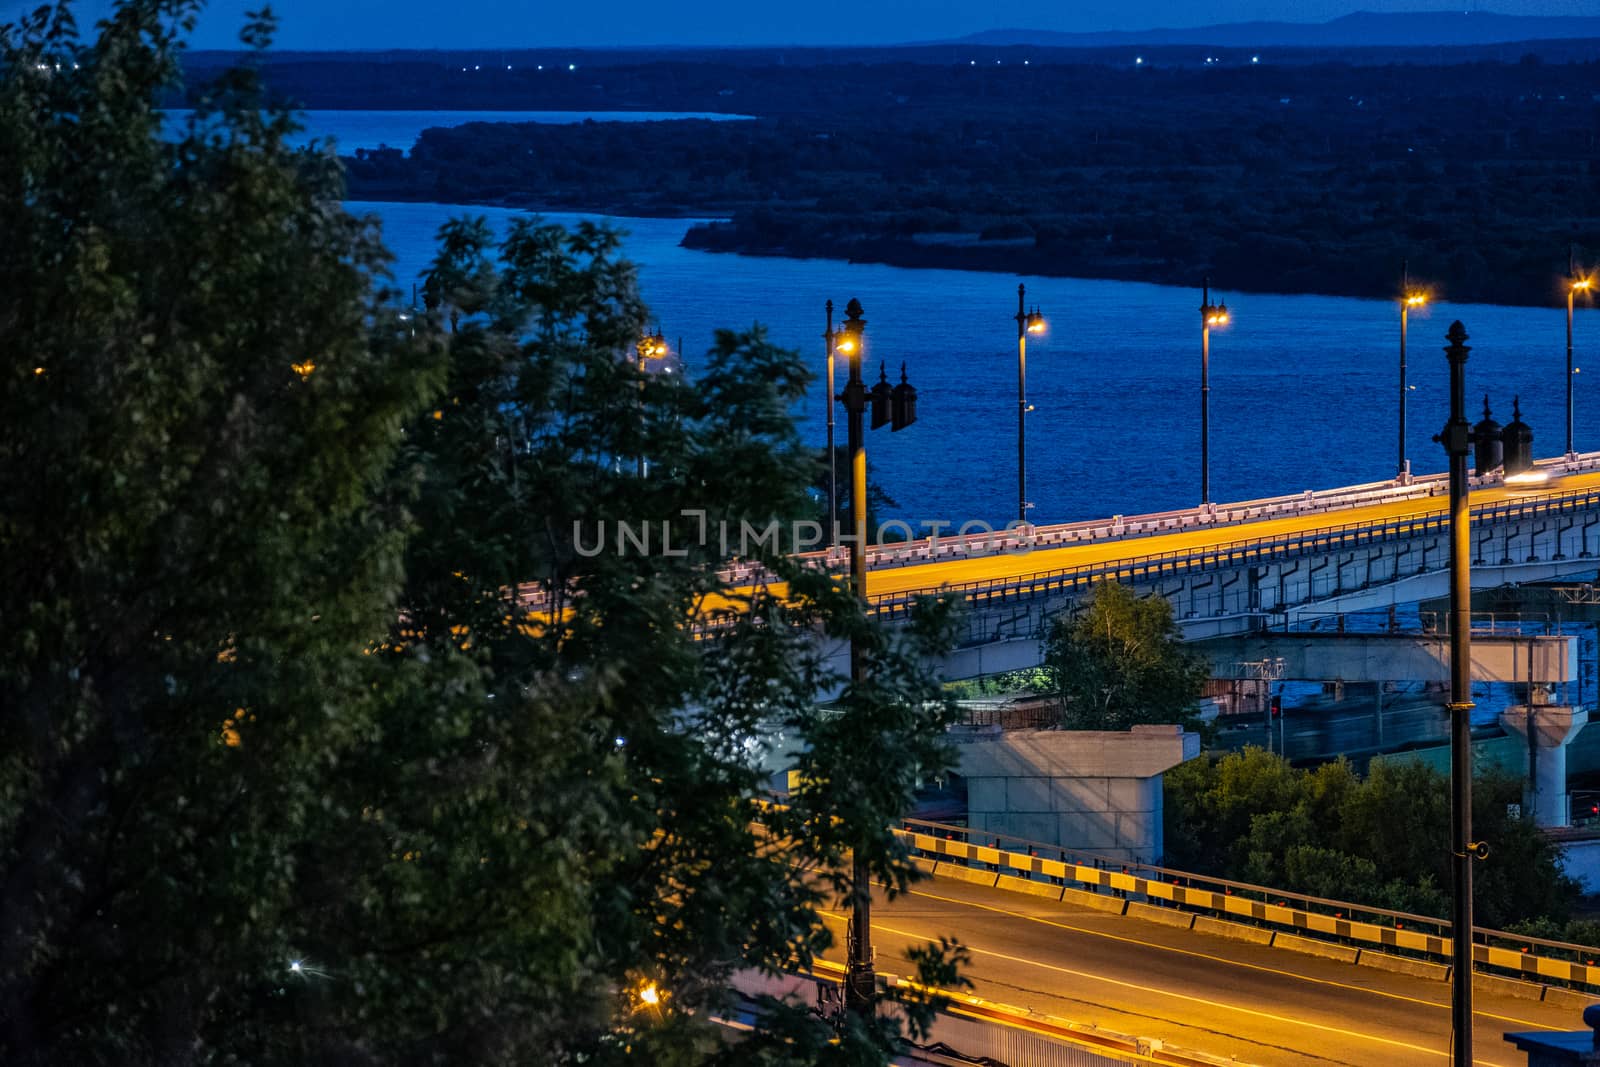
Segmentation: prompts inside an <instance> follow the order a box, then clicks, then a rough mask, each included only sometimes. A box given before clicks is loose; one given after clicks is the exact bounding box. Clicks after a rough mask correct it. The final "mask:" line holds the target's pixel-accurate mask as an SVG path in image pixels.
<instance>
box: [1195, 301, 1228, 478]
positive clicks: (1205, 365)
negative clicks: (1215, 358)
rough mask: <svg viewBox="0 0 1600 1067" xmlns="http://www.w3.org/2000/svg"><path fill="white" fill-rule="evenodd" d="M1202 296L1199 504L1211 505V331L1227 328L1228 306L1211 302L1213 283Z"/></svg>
mask: <svg viewBox="0 0 1600 1067" xmlns="http://www.w3.org/2000/svg"><path fill="white" fill-rule="evenodd" d="M1200 291H1201V296H1200V503H1202V504H1209V503H1211V451H1210V450H1211V327H1213V326H1226V325H1227V324H1228V305H1227V303H1225V302H1224V303H1221V304H1213V303H1212V302H1211V279H1210V278H1209V277H1208V278H1206V279H1205V280H1204V282H1203V283H1202V285H1201V290H1200Z"/></svg>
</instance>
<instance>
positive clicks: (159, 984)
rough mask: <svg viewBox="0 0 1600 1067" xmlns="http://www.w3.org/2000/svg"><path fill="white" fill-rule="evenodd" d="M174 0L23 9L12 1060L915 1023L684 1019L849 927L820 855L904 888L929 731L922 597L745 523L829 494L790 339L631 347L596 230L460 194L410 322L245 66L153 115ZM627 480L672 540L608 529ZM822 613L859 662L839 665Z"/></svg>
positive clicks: (6, 875) (8, 987)
mask: <svg viewBox="0 0 1600 1067" xmlns="http://www.w3.org/2000/svg"><path fill="white" fill-rule="evenodd" d="M195 7H196V5H195V4H194V3H192V2H189V0H126V2H124V3H122V4H120V5H119V6H118V8H117V9H116V12H115V13H114V15H113V16H112V18H111V20H110V21H109V22H108V23H107V24H105V25H104V26H103V27H102V29H101V32H100V35H99V37H98V39H97V40H96V41H95V42H94V43H92V44H80V43H79V42H78V40H77V38H76V35H75V28H74V26H73V24H72V21H71V18H70V14H69V13H68V12H67V11H66V9H65V8H57V9H54V10H50V11H46V12H43V13H41V14H38V15H35V16H33V17H31V18H30V19H28V20H26V21H25V22H24V23H23V24H21V25H20V26H18V27H16V28H13V29H11V30H8V31H7V33H6V36H5V38H4V41H3V53H0V71H3V73H0V79H3V81H0V215H3V217H5V218H6V219H7V221H8V241H7V242H5V243H4V244H3V246H0V280H3V281H4V282H5V284H6V287H7V288H6V291H7V293H8V300H7V302H5V304H4V305H3V306H0V329H3V330H4V334H5V336H6V337H7V339H8V342H10V343H9V344H8V346H7V350H6V356H5V359H4V362H3V363H0V383H3V385H0V416H4V418H5V422H4V428H3V429H0V559H3V562H0V566H3V567H4V568H5V572H4V575H3V581H0V618H4V619H6V620H7V623H8V630H9V631H10V633H9V634H8V637H9V639H8V641H7V642H6V643H5V644H4V646H3V647H0V692H3V693H4V694H5V699H6V701H7V705H6V711H7V714H6V715H5V716H4V717H3V718H0V894H3V895H0V909H3V913H4V914H5V916H6V923H5V924H4V927H3V929H0V959H3V960H4V962H5V964H6V967H5V970H4V973H3V974H0V1059H3V1060H4V1061H5V1062H7V1063H21V1064H33V1063H59V1062H73V1063H78V1062H81V1063H112V1062H114V1063H129V1064H141V1063H151V1064H154V1063H160V1064H184V1063H198V1062H212V1061H219V1060H234V1061H239V1060H248V1061H250V1062H259V1063H274V1062H291V1061H293V1062H303V1061H305V1060H308V1059H309V1060H315V1061H324V1062H338V1063H356V1064H360V1063H380V1062H415V1063H428V1062H473V1063H515V1062H532V1061H535V1060H536V1061H538V1062H549V1063H561V1062H576V1061H579V1060H582V1061H584V1062H589V1063H606V1062H612V1061H614V1060H621V1059H623V1058H627V1059H629V1060H631V1061H633V1062H653V1063H660V1064H671V1063H690V1062H694V1063H700V1062H707V1063H717V1062H726V1063H734V1062H739V1063H745V1062H750V1063H771V1064H780V1063H828V1062H832V1063H840V1064H877V1063H883V1062H886V1061H887V1059H888V1058H889V1056H890V1055H891V1054H892V1053H893V1051H894V1050H895V1049H896V1048H897V1047H898V1043H899V1040H900V1026H899V1024H897V1023H896V1022H895V1021H894V1020H893V1019H892V1018H885V1019H876V1020H866V1019H855V1018H850V1019H844V1020H837V1021H835V1020H823V1019H820V1018H818V1017H816V1016H815V1015H813V1014H811V1013H809V1012H808V1011H807V1010H805V1008H804V1007H803V1006H795V1005H780V1004H777V1003H768V1004H766V1005H765V1007H766V1009H767V1010H766V1014H765V1015H764V1017H763V1021H762V1024H761V1026H760V1028H759V1029H758V1030H757V1031H756V1032H755V1033H754V1034H753V1035H750V1036H749V1038H748V1040H747V1041H746V1042H745V1043H744V1044H742V1045H740V1046H738V1047H737V1048H730V1047H727V1046H725V1045H724V1043H723V1039H722V1036H721V1034H720V1033H719V1032H718V1031H717V1029H716V1028H715V1027H714V1026H713V1025H712V1024H710V1023H709V1021H708V1020H709V1018H710V1017H711V1015H712V1014H713V1011H714V1009H718V1008H726V1007H727V1006H728V1004H729V999H730V996H729V992H728V987H729V979H730V976H731V975H732V974H733V973H734V972H735V971H737V970H741V969H757V970H765V971H776V970H778V969H780V968H784V967H790V966H794V965H801V966H804V965H806V964H807V963H809V962H810V961H811V960H812V959H813V958H814V957H815V955H816V954H817V953H818V952H820V951H822V950H823V949H824V948H825V947H826V946H827V945H828V944H829V943H830V941H831V935H830V933H829V932H828V930H827V928H826V926H825V925H824V924H823V923H822V921H821V916H820V915H819V909H820V908H821V907H822V906H823V905H824V904H825V903H826V902H827V901H828V900H829V898H830V895H843V896H846V897H848V896H849V895H850V894H852V893H857V892H861V891H863V890H864V887H862V886H859V885H857V884H855V883H853V882H852V881H851V879H850V877H849V872H848V866H847V864H846V862H845V858H844V857H845V853H846V852H847V851H848V850H855V851H856V852H858V853H860V854H863V855H865V856H866V858H867V860H868V863H869V867H870V869H871V872H872V875H873V877H874V878H876V879H878V880H880V881H882V882H884V883H886V884H887V885H888V886H890V888H891V890H894V889H898V888H903V887H904V886H905V885H906V884H907V883H908V881H909V879H910V878H911V877H913V875H914V873H915V872H914V868H913V867H912V866H911V865H910V863H909V860H908V858H907V856H906V855H905V851H904V849H903V847H901V846H899V845H898V844H897V843H896V842H895V841H894V840H893V839H892V838H891V837H890V836H889V835H888V833H887V826H888V825H889V823H890V821H891V820H892V819H893V818H895V817H896V816H897V815H898V814H899V813H901V812H902V811H903V810H904V809H905V807H906V806H907V805H908V804H909V802H910V797H911V790H912V789H913V787H914V785H915V783H916V781H917V779H918V777H919V776H922V777H926V776H932V775H935V774H938V773H940V772H941V771H942V769H943V768H944V766H945V765H946V764H947V763H948V761H949V758H950V757H949V752H948V750H947V749H946V748H945V746H944V742H943V735H942V729H941V728H942V725H943V724H944V722H945V721H946V720H947V717H948V715H949V708H948V706H947V705H946V704H945V703H944V702H943V701H941V700H940V699H939V694H938V692H937V690H936V688H935V687H934V685H933V683H932V681H931V679H929V678H928V677H927V675H926V673H925V672H924V670H923V669H922V667H921V664H922V663H923V662H924V660H925V657H927V656H929V655H931V654H933V653H935V652H936V651H938V649H939V648H940V646H941V645H942V643H943V642H944V641H946V640H947V639H948V630H949V627H948V621H949V618H948V616H949V607H948V605H939V604H932V605H929V606H928V607H926V608H925V609H923V610H919V611H918V612H916V613H915V614H914V615H913V618H912V620H911V623H910V625H909V626H907V627H905V628H904V629H901V630H896V631H891V630H889V629H886V628H884V627H883V626H881V625H879V624H878V623H876V622H875V621H873V620H871V619H870V618H869V617H868V616H867V615H866V614H865V613H864V612H863V611H862V610H861V608H860V606H859V605H858V603H857V602H856V600H855V598H854V597H853V596H852V595H850V594H849V592H848V591H847V590H846V589H845V588H844V587H843V586H842V585H841V584H840V583H839V581H837V580H836V579H834V578H833V577H831V576H829V575H827V574H825V573H822V572H818V571H811V570H807V569H805V568H802V567H800V566H798V565H797V564H795V563H793V562H792V561H790V560H789V559H788V557H787V556H786V555H785V554H783V552H782V551H781V545H779V544H777V543H772V542H768V541H761V542H758V543H756V544H755V545H753V546H751V547H749V548H747V549H741V548H739V547H737V540H738V538H739V535H740V533H741V532H742V531H743V530H744V528H745V527H746V526H749V527H753V528H755V529H757V530H764V529H765V528H766V527H767V524H768V523H770V522H774V521H777V522H780V523H781V522H785V521H788V520H791V519H794V518H801V517H806V516H807V509H808V508H809V507H810V503H809V499H808V497H807V493H806V485H807V482H808V481H809V479H810V477H811V474H812V469H811V468H812V464H813V456H812V454H811V453H809V452H808V451H807V450H806V449H805V448H804V447H802V446H801V444H800V443H799V440H798V436H797V434H796V431H795V428H794V425H793V421H792V418H791V415H790V411H791V410H792V407H793V403H794V401H795V399H796V398H797V396H798V394H799V390H800V389H801V388H802V386H803V384H804V381H805V376H804V371H803V370H802V369H801V367H800V365H799V363H798V361H797V360H796V358H795V357H794V355H793V354H792V353H787V352H784V351H782V350H779V349H777V348H775V347H774V346H772V345H771V344H770V343H769V342H768V341H767V340H766V339H765V337H764V335H763V334H762V333H761V332H760V331H759V330H755V331H751V332H749V333H745V334H732V333H723V334H720V335H719V336H718V339H717V342H716V346H715V348H714V349H713V351H712V352H711V353H710V355H709V357H708V359H707V360H706V361H705V363H704V364H703V366H704V368H705V369H704V371H703V373H702V375H701V376H700V378H699V379H698V380H697V381H696V382H695V383H694V385H693V386H688V385H683V384H679V383H677V382H675V381H673V380H671V379H668V378H666V377H664V376H655V375H647V376H643V377H641V376H640V375H639V373H638V372H637V371H636V370H635V369H634V366H633V362H632V360H631V359H630V358H627V357H628V355H629V354H630V353H631V352H632V346H633V342H634V341H635V339H636V338H637V337H638V336H639V331H640V328H641V327H642V325H643V323H644V322H645V321H646V313H645V309H644V306H643V304H642V303H641V302H640V299H639V294H638V291H637V285H636V282H635V277H634V273H633V270H632V268H631V267H630V266H629V265H628V264H627V263H626V262H625V261H623V260H622V259H621V258H620V255H619V244H618V241H619V238H618V235H616V234H615V233H611V232H608V231H605V230H603V229H600V228H596V227H592V226H584V227H579V228H578V229H576V230H575V231H566V230H563V229H561V228H560V227H555V226H547V225H543V224H541V223H538V222H537V221H527V222H523V223H519V224H518V225H516V226H515V227H514V228H513V229H512V230H511V232H510V233H509V234H508V235H507V236H506V237H505V239H504V240H503V241H502V242H500V243H499V244H498V245H497V244H496V242H495V241H494V240H493V238H492V236H491V235H490V234H489V233H488V231H487V229H486V227H485V226H484V225H483V224H482V223H481V222H475V221H470V220H467V221H461V222H458V223H454V224H452V225H450V226H449V227H447V228H446V229H445V230H444V231H443V233H442V234H441V236H440V252H439V256H438V259H437V261H436V263H435V266H434V268H433V270H432V271H431V272H430V274H429V277H428V279H427V282H428V284H427V285H426V287H425V288H426V291H427V292H428V293H429V302H430V305H432V309H431V310H430V312H429V313H428V314H426V315H422V316H418V317H417V318H416V319H414V320H412V319H402V318H401V317H400V316H399V315H398V314H397V313H396V311H395V310H394V308H393V306H392V305H393V304H394V303H395V296H396V294H394V293H393V292H392V291H390V290H389V289H388V288H387V286H386V284H385V282H386V276H385V274H384V267H385V264H386V262H387V256H386V253H385V252H384V251H383V249H382V246H381V244H380V243H379V240H378V235H377V232H376V229H375V227H374V226H372V225H371V224H369V223H367V222H363V221H361V220H358V219H353V218H351V217H350V216H348V215H347V214H345V213H344V212H343V210H341V208H340V207H339V205H338V203H337V201H338V199H339V196H340V193H341V189H340V181H339V174H338V172H337V170H336V168H334V167H332V166H331V165H330V164H329V162H328V161H327V160H326V159H325V158H323V157H320V156H317V155H315V154H313V153H309V152H296V151H291V150H290V149H288V148H287V147H286V145H285V143H284V138H285V135H287V134H288V133H290V132H292V130H293V128H294V126H293V120H292V117H291V116H289V115H287V114H284V113H282V112H280V111H276V110H274V109H272V108H270V107H264V100H263V98H262V94H261V92H260V91H259V86H258V84H257V80H256V78H255V76H254V75H253V74H252V73H251V72H250V70H249V69H245V70H241V71H235V72H232V73H230V74H229V75H227V76H226V77H225V78H224V79H223V80H222V82H221V83H219V84H218V85H217V86H216V87H215V88H214V89H213V90H212V91H210V92H209V93H208V94H207V95H206V97H205V98H204V99H203V100H202V101H201V105H200V107H199V114H198V115H197V116H196V119H195V122H194V124H193V125H191V126H190V127H189V129H188V130H187V132H186V133H185V135H184V136H183V137H182V138H181V139H180V140H178V141H177V142H176V143H171V144H169V143H165V142H163V141H162V140H161V138H160V137H159V135H158V125H159V117H158V113H157V112H156V110H155V107H154V102H155V100H156V99H157V98H158V97H159V95H160V94H161V93H163V92H164V91H166V90H167V89H168V88H169V87H170V86H171V85H172V84H173V83H174V77H175V56H176V50H177V48H178V42H179V38H180V36H181V34H182V33H184V32H186V31H187V29H188V28H189V25H190V24H191V23H192V20H193V16H194V11H195ZM270 29H271V27H270V24H269V23H267V22H266V21H264V20H258V21H256V22H253V23H252V25H251V26H250V27H249V28H248V29H247V31H246V40H247V42H248V43H252V44H256V45H264V43H265V41H266V39H267V37H268V36H269V34H270ZM641 454H643V455H645V456H647V457H649V458H650V460H651V474H650V476H649V477H647V478H640V477H638V476H637V475H636V474H635V473H634V460H635V458H636V457H638V456H639V455H641ZM686 509H689V514H685V510H686ZM697 513H703V514H698V515H697ZM621 522H626V523H627V524H629V528H630V530H632V531H633V532H634V533H635V534H638V533H639V531H641V530H646V529H648V531H649V533H648V534H647V535H646V536H648V537H650V538H651V539H652V543H653V544H654V546H655V547H654V550H649V551H647V550H639V551H634V550H632V549H631V548H630V547H629V545H630V542H627V541H625V540H624V539H621V537H620V535H618V536H614V537H612V538H611V539H610V540H609V542H608V543H607V545H606V546H605V547H604V550H602V551H598V552H596V551H593V550H592V533H593V531H594V530H595V529H596V527H597V526H598V525H599V524H601V523H606V524H608V529H609V531H610V532H611V533H612V534H613V535H617V534H618V524H619V523H621ZM724 522H726V523H728V524H730V525H729V528H730V529H731V530H732V531H733V539H734V547H726V546H725V545H724V544H723V542H722V539H721V538H720V537H719V536H718V531H719V530H720V529H721V528H722V525H721V524H722V523H724ZM646 523H648V524H649V525H648V526H646V525H644V524H646ZM668 526H670V527H671V542H670V545H671V547H670V549H669V548H668V547H667V546H665V545H663V544H662V542H661V540H660V538H661V537H662V536H663V534H662V531H663V529H665V528H666V527H668ZM708 530H709V534H706V531H708ZM734 555H740V556H743V557H746V558H747V559H748V560H750V561H753V562H757V563H761V564H764V565H765V566H766V568H768V571H769V572H770V573H771V574H772V575H773V576H774V579H773V580H772V581H770V582H767V583H761V584H757V585H756V587H754V588H750V589H745V588H741V587H738V586H734V585H731V584H730V583H729V582H727V581H726V580H724V579H722V578H720V577H719V576H718V572H719V570H720V569H721V568H723V567H725V565H726V564H728V563H729V562H730V557H732V556H734ZM818 633H822V634H826V635H831V636H833V637H853V638H855V639H856V640H858V641H860V642H861V644H862V646H863V648H865V650H866V653H867V656H868V659H869V663H870V666H871V670H870V672H869V675H868V681H867V682H866V683H864V684H861V685H851V686H847V687H846V689H845V695H844V698H843V700H842V703H841V707H842V710H841V711H838V712H835V711H828V712H819V711H818V709H817V707H816V700H815V694H816V693H818V692H819V691H822V690H825V689H829V688H832V687H834V686H836V685H837V683H838V681H839V679H837V678H836V677H835V676H834V673H833V671H832V670H831V668H830V667H829V665H828V662H827V661H826V659H825V658H824V656H823V655H822V644H821V643H820V642H818V641H817V640H815V637H814V635H816V634H818ZM766 724H776V725H777V726H778V727H779V728H781V729H782V730H784V731H785V732H786V733H787V734H788V735H789V736H790V737H795V738H798V740H799V742H800V743H801V745H802V746H803V747H804V750H805V753H806V755H805V757H804V760H803V761H802V769H803V770H804V772H805V775H804V779H803V781H802V785H801V787H800V788H799V789H798V790H797V791H796V793H795V795H794V796H793V797H792V798H791V803H790V806H789V807H788V808H787V809H786V810H784V811H781V812H778V813H776V814H772V813H770V812H768V811H767V810H766V809H765V807H764V806H763V805H762V804H761V802H760V801H761V797H762V795H763V788H764V785H765V774H764V772H763V771H762V769H761V768H760V766H759V765H758V763H757V762H756V761H755V760H754V759H753V758H752V755H753V753H755V752H757V751H758V750H759V748H760V745H761V737H762V736H763V727H764V726H765V725H766ZM960 957H961V952H960V950H959V947H957V946H953V945H948V944H943V945H936V946H929V947H928V948H926V949H924V950H921V951H919V952H918V953H916V954H915V956H914V957H913V959H911V960H909V961H908V966H909V967H910V968H911V969H913V970H916V971H917V972H918V973H920V974H921V975H922V976H923V977H924V978H925V979H927V980H929V981H938V982H943V983H946V984H958V983H959V978H958V976H957V975H956V974H955V972H954V970H953V964H954V963H955V962H956V961H958V960H959V959H960ZM645 990H652V994H651V997H650V998H649V999H645V998H643V997H642V995H641V994H642V993H643V992H644V991H645ZM928 1006H929V1005H928V1002H927V1001H926V1000H921V999H911V1000H908V1001H907V1003H906V1007H907V1018H908V1019H909V1021H910V1024H911V1025H912V1027H913V1029H914V1028H915V1027H916V1026H917V1025H918V1024H919V1022H921V1021H925V1019H926V1012H927V1009H928Z"/></svg>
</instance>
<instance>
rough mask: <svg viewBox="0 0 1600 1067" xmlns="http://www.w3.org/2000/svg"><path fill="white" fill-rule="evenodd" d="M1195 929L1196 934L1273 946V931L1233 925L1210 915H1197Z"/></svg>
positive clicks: (1237, 924)
mask: <svg viewBox="0 0 1600 1067" xmlns="http://www.w3.org/2000/svg"><path fill="white" fill-rule="evenodd" d="M1193 929H1194V930H1195V932H1196V933H1202V934H1215V935H1216V936H1217V937H1226V938H1228V939H1229V940H1230V941H1248V942H1250V943H1251V944H1252V945H1270V944H1272V931H1271V930H1263V929H1262V928H1261V927H1259V926H1246V925H1245V924H1244V923H1231V922H1229V921H1228V920H1226V919H1213V918H1212V917H1211V916H1209V915H1196V916H1195V917H1194V926H1193Z"/></svg>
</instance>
